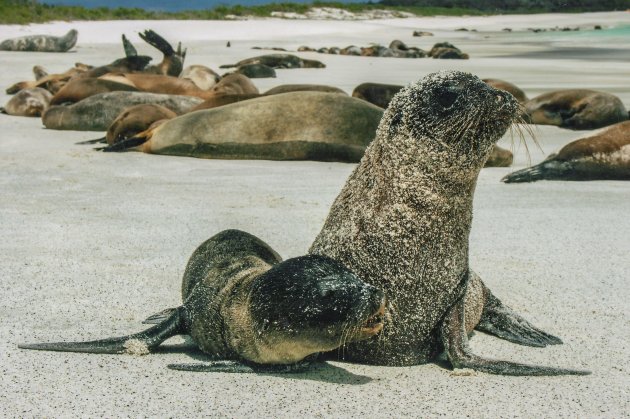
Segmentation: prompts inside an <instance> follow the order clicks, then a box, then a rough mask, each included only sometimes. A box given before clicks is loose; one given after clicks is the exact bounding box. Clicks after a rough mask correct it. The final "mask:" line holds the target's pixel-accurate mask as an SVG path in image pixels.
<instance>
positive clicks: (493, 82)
mask: <svg viewBox="0 0 630 419" xmlns="http://www.w3.org/2000/svg"><path fill="white" fill-rule="evenodd" d="M483 82H484V83H487V84H489V85H490V86H492V87H494V88H495V89H499V90H505V91H506V92H509V93H511V94H512V96H514V98H515V99H516V100H518V102H519V103H525V102H527V101H528V100H529V99H527V95H526V94H525V92H523V90H521V89H520V88H519V87H518V86H516V85H515V84H512V83H510V82H507V81H505V80H499V79H483Z"/></svg>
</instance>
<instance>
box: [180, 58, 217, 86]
mask: <svg viewBox="0 0 630 419" xmlns="http://www.w3.org/2000/svg"><path fill="white" fill-rule="evenodd" d="M179 77H180V78H182V79H188V80H190V81H192V82H193V83H195V85H196V86H197V87H198V88H200V89H201V90H209V89H211V88H212V87H213V86H214V85H215V84H217V83H218V82H219V80H221V76H219V75H218V74H217V73H216V72H215V71H214V70H212V69H211V68H209V67H206V66H205V65H198V64H195V65H189V66H188V67H186V68H184V69H183V70H182V72H181V74H180V75H179Z"/></svg>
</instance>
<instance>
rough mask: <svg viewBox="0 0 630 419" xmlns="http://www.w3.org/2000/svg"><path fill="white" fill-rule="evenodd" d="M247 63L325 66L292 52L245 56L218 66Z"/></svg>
mask: <svg viewBox="0 0 630 419" xmlns="http://www.w3.org/2000/svg"><path fill="white" fill-rule="evenodd" d="M248 64H264V65H266V66H269V67H272V68H325V67H326V65H325V64H324V63H322V62H320V61H316V60H307V59H304V58H300V57H298V56H296V55H292V54H267V55H261V56H258V57H252V58H247V59H245V60H241V61H239V62H237V63H236V64H226V65H222V66H220V67H219V68H231V67H242V66H244V65H248Z"/></svg>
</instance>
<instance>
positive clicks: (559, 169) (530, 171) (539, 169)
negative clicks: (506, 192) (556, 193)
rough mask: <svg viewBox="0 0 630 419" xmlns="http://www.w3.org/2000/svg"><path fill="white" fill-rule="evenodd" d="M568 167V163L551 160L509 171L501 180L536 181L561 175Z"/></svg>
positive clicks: (506, 181)
mask: <svg viewBox="0 0 630 419" xmlns="http://www.w3.org/2000/svg"><path fill="white" fill-rule="evenodd" d="M568 169H570V168H569V165H568V163H566V162H559V161H556V160H551V161H546V162H542V163H540V164H537V165H536V166H532V167H527V168H525V169H521V170H517V171H516V172H513V173H510V174H509V175H506V176H504V177H503V179H501V182H505V183H522V182H536V181H537V180H543V179H556V178H559V177H562V175H563V174H564V173H565V172H566V171H567V170H568Z"/></svg>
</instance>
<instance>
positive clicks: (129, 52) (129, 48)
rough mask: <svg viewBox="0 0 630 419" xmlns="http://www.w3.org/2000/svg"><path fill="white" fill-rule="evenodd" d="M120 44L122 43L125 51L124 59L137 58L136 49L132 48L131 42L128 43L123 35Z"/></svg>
mask: <svg viewBox="0 0 630 419" xmlns="http://www.w3.org/2000/svg"><path fill="white" fill-rule="evenodd" d="M122 43H123V48H124V49H125V56H126V57H137V56H138V51H137V50H136V47H134V46H133V44H132V43H131V41H129V39H127V37H126V36H125V34H123V36H122Z"/></svg>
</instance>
